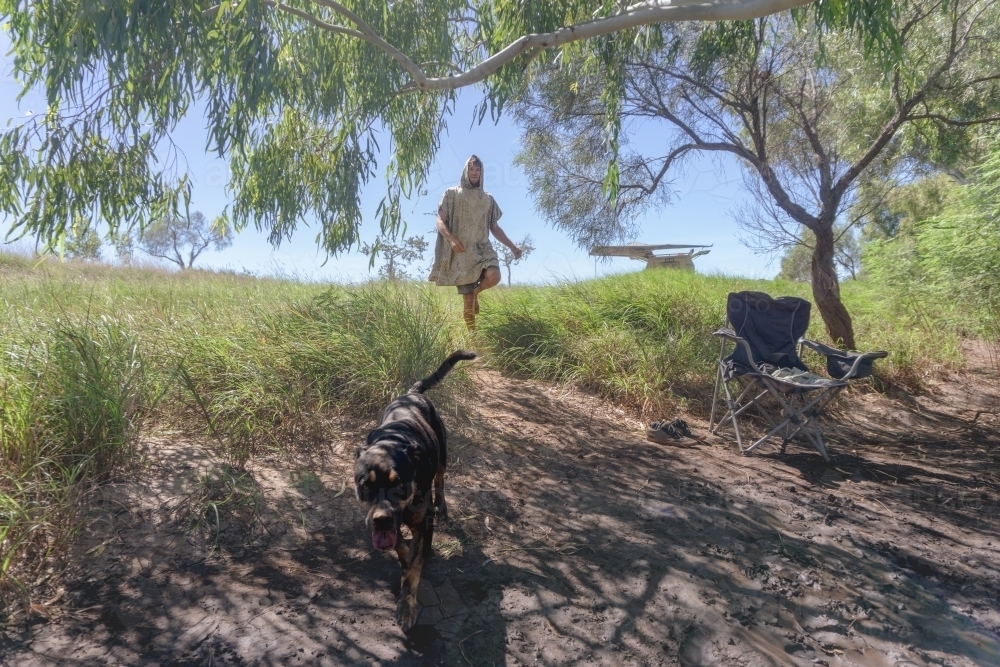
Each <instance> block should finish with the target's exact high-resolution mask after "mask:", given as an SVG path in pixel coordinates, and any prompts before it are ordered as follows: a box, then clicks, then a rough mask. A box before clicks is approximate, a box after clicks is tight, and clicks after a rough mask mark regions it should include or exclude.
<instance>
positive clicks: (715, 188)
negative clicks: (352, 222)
mask: <svg viewBox="0 0 1000 667" xmlns="http://www.w3.org/2000/svg"><path fill="white" fill-rule="evenodd" d="M0 40H2V42H4V43H2V44H0V48H2V49H3V52H4V53H6V51H7V44H6V41H7V40H6V39H5V38H4V37H0ZM19 93H20V86H19V85H18V84H17V83H16V82H15V81H14V79H13V76H12V74H11V65H10V59H9V56H7V55H4V56H3V59H2V76H0V122H4V123H5V122H6V121H7V120H8V119H11V120H12V122H18V121H19V120H21V119H24V118H26V117H27V116H28V115H29V114H36V113H43V112H44V111H45V105H44V100H43V98H42V97H41V96H40V95H37V94H30V95H28V96H27V97H25V98H24V99H23V100H21V101H20V102H18V101H17V95H18V94H19ZM481 95H482V94H481V92H480V91H479V90H476V89H465V90H463V91H462V92H461V93H460V96H459V102H458V105H457V108H456V111H455V114H454V115H453V116H452V118H451V121H450V122H449V125H448V133H447V136H446V137H444V138H443V140H442V145H441V149H440V151H439V152H438V155H437V157H436V159H435V162H434V165H433V167H432V169H431V177H430V179H429V182H428V183H427V184H426V191H427V194H426V195H425V196H420V197H416V198H414V199H413V200H411V201H409V202H408V203H407V206H406V207H405V208H404V217H405V219H406V221H407V224H408V232H407V233H408V235H412V234H424V235H425V238H426V239H427V240H428V242H429V244H430V247H431V249H433V244H434V238H435V232H434V231H433V230H434V216H433V213H434V211H435V209H436V206H437V202H438V200H439V199H440V197H441V193H442V192H443V191H444V190H445V188H448V187H450V186H452V185H455V184H457V182H458V177H459V175H460V173H461V169H462V165H463V164H464V162H465V160H466V159H467V158H468V156H469V154H471V153H476V154H477V155H479V156H480V157H481V158H482V159H483V162H484V163H485V174H486V189H487V190H488V191H489V192H490V193H491V194H493V196H494V197H495V198H496V200H497V202H498V203H499V205H500V207H501V209H502V210H503V211H504V216H503V219H502V220H501V222H500V224H501V227H503V229H504V231H506V232H507V235H508V236H509V237H510V238H511V239H512V240H515V241H516V240H519V239H521V238H523V237H524V236H525V235H526V234H531V236H532V238H533V239H534V245H535V247H536V250H535V252H534V253H532V254H531V255H530V256H529V257H527V258H526V259H525V260H523V261H522V262H521V263H520V264H519V265H517V266H515V267H514V270H513V281H514V282H515V283H546V282H553V281H561V280H573V279H583V278H591V277H593V276H595V275H604V274H607V273H618V272H624V271H635V270H639V269H641V268H642V266H643V264H642V263H640V262H635V261H632V260H628V259H624V258H618V259H612V260H610V261H599V262H595V261H594V258H593V257H590V256H589V255H588V254H587V252H586V251H585V250H581V249H580V248H577V247H576V246H575V245H574V244H573V243H572V241H570V240H569V238H568V237H567V236H566V235H565V234H563V233H561V232H559V231H557V230H555V229H553V228H552V227H551V226H549V225H548V224H547V223H546V221H545V220H544V219H543V218H541V216H540V215H539V214H538V213H537V212H536V211H535V210H534V206H533V204H532V199H531V194H530V192H529V189H528V182H527V178H526V177H525V175H524V173H523V172H522V171H521V170H520V169H518V168H517V167H515V166H514V164H513V159H514V155H515V154H516V153H517V150H518V146H519V141H520V134H519V131H518V129H517V128H516V127H515V126H513V125H512V124H511V123H510V122H509V121H507V120H505V119H504V120H501V122H500V123H499V124H496V125H494V124H493V123H492V122H491V121H489V120H487V121H486V122H485V123H483V124H481V125H480V124H473V123H472V117H473V108H474V106H475V105H476V103H477V102H478V101H479V100H480V99H481ZM642 132H643V135H642V136H634V137H633V139H632V140H633V141H641V142H655V141H656V140H657V136H656V134H657V133H656V131H655V130H649V129H643V130H642ZM173 137H174V140H175V141H176V142H177V144H178V146H179V147H180V148H181V150H182V151H183V153H184V156H185V157H186V160H187V172H188V174H189V176H190V177H191V179H192V181H193V183H194V191H193V201H192V210H197V211H201V212H203V213H204V214H205V216H206V217H207V218H209V219H211V218H212V217H214V216H215V215H217V214H218V213H220V212H221V211H222V210H223V208H224V207H225V206H226V204H227V203H228V192H227V187H226V186H227V184H228V183H229V169H228V165H227V163H226V162H225V161H223V160H220V159H218V158H216V157H215V156H213V155H212V154H209V153H207V152H206V151H205V138H206V132H205V121H204V117H203V116H202V115H201V114H199V113H197V112H196V113H193V114H191V115H189V117H187V118H185V119H184V120H183V121H182V122H181V123H180V124H179V126H178V128H177V130H176V132H174V134H173ZM289 177H290V178H293V177H294V175H291V174H290V175H289ZM741 184H742V178H741V176H740V171H739V167H738V166H737V164H736V163H735V161H733V160H731V159H726V158H723V159H721V160H720V159H717V158H704V159H701V160H697V161H693V162H691V163H689V164H688V165H687V167H686V169H685V171H684V172H683V173H682V174H678V175H676V177H675V181H674V183H673V188H674V190H675V197H674V199H673V203H672V204H671V205H670V206H668V207H665V208H662V209H659V210H652V211H650V212H648V213H647V214H646V215H645V216H644V217H643V218H642V219H641V232H640V234H639V235H638V236H637V237H636V241H639V242H642V243H692V244H714V247H713V248H712V250H711V252H710V253H709V254H708V255H706V256H703V257H700V258H698V259H697V260H695V265H696V267H697V270H698V271H699V272H704V273H710V272H721V273H728V274H739V275H744V276H756V277H770V276H773V275H774V274H775V273H777V270H778V266H777V262H774V263H772V264H770V265H769V264H768V259H767V258H766V257H761V256H755V255H753V254H752V253H751V252H750V251H749V250H748V249H747V248H745V247H744V246H743V245H741V244H740V243H739V240H738V237H737V235H738V229H737V227H736V224H735V222H734V220H733V212H734V211H735V209H736V208H737V206H738V204H739V202H740V201H741V200H742V198H743V197H744V196H745V195H744V193H743V192H742V188H741ZM383 194H384V185H383V184H382V182H380V181H379V180H375V181H373V182H372V183H370V184H369V186H368V188H367V189H366V190H365V192H364V193H363V195H362V204H363V208H364V210H365V211H367V215H366V221H365V223H364V226H363V228H362V236H363V238H365V239H367V240H374V239H375V237H376V236H377V234H378V223H377V221H376V219H375V210H376V208H377V206H378V202H379V200H380V199H381V197H382V195H383ZM7 229H9V223H7V222H6V221H4V222H0V236H2V234H5V233H6V231H7ZM315 237H316V231H315V229H310V228H307V227H301V228H300V229H299V230H298V232H297V233H296V234H295V236H294V238H293V239H292V240H291V241H290V242H287V241H286V242H284V243H282V245H281V246H280V247H279V248H277V249H276V248H273V247H272V246H271V245H270V244H269V243H268V242H267V238H266V235H265V234H262V233H259V232H257V231H256V230H254V229H252V228H251V229H247V230H244V231H243V232H241V233H240V234H239V235H238V236H237V237H236V239H235V241H234V243H233V245H232V246H231V247H230V248H228V249H226V250H224V251H221V252H210V251H206V253H205V254H204V255H203V256H202V257H201V258H199V260H198V265H200V266H202V267H206V268H208V267H210V268H228V269H234V270H237V271H239V270H243V269H246V270H249V271H252V272H254V273H257V274H270V275H281V276H292V277H297V278H301V279H306V280H322V281H338V282H358V281H363V280H366V279H368V278H370V277H372V275H373V272H370V271H369V266H368V258H367V256H364V255H361V254H360V253H351V254H344V255H341V256H339V257H331V258H329V259H326V257H325V255H324V254H323V253H321V252H319V251H318V250H317V248H316V244H315ZM429 255H430V252H428V257H427V258H426V261H425V264H426V265H428V266H429V264H430V259H431V258H430V256H429ZM376 266H377V265H376ZM421 275H426V273H421Z"/></svg>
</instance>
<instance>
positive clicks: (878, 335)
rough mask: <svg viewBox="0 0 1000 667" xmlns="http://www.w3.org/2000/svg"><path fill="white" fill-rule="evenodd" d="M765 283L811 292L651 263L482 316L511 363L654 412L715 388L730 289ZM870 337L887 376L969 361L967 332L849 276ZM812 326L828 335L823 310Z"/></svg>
mask: <svg viewBox="0 0 1000 667" xmlns="http://www.w3.org/2000/svg"><path fill="white" fill-rule="evenodd" d="M744 289H754V290H760V291H765V292H769V293H771V294H774V295H791V296H800V297H804V298H809V297H810V294H809V286H808V285H806V284H803V283H792V282H784V281H763V280H747V279H740V278H731V277H723V276H701V275H697V274H693V273H685V272H677V271H643V272H639V273H633V274H628V275H623V276H614V277H610V278H603V279H599V280H592V281H586V282H579V283H566V284H562V285H556V286H551V287H542V288H538V287H524V288H514V289H508V290H503V291H498V292H496V293H493V294H490V295H489V297H484V299H485V298H489V299H490V300H489V301H488V303H489V305H488V306H484V309H483V312H482V314H481V315H480V331H481V333H482V334H483V335H482V342H483V345H485V346H487V347H488V348H489V350H490V352H491V355H490V356H491V362H492V363H493V364H494V365H495V366H497V367H498V368H500V369H502V370H504V371H505V372H510V373H515V374H518V375H522V376H525V377H533V378H538V379H543V380H550V381H557V382H569V383H573V384H577V385H579V386H581V387H585V388H587V389H589V390H592V391H595V392H597V393H599V394H601V395H603V396H607V397H609V398H611V399H613V400H615V401H617V402H619V403H622V404H626V405H628V406H630V407H632V408H635V409H638V410H639V411H640V412H642V413H643V414H646V415H652V414H659V413H662V412H664V411H666V410H669V409H670V408H672V407H673V406H674V405H676V404H677V403H678V402H680V403H687V402H691V403H693V404H694V407H696V406H697V405H698V404H699V403H701V404H704V402H705V401H706V400H708V399H709V398H710V396H711V387H712V384H713V383H714V380H715V375H714V373H715V362H716V360H717V359H718V356H719V343H718V340H717V339H715V338H713V337H712V336H711V335H710V334H711V332H712V331H714V330H716V329H718V328H719V327H721V326H723V325H724V324H725V303H726V295H727V294H728V293H729V292H732V291H739V290H744ZM843 292H844V299H845V302H846V303H847V306H848V308H849V309H850V311H851V312H852V314H853V315H854V321H855V328H856V332H857V339H858V341H859V345H861V346H862V347H864V348H866V349H886V350H888V351H889V352H890V356H889V358H888V359H886V360H885V362H883V363H880V368H879V370H880V373H881V374H882V376H883V377H884V378H887V379H890V380H896V381H900V382H906V383H911V384H912V383H915V382H918V381H919V379H920V377H921V376H922V375H923V374H924V373H925V372H932V371H934V370H936V369H937V368H940V367H944V366H955V365H958V364H960V363H961V351H960V345H959V338H958V336H957V332H956V331H955V330H953V329H951V328H949V327H947V326H942V325H941V322H939V321H936V320H935V319H933V315H934V314H933V313H931V314H927V313H921V312H919V311H915V310H913V309H911V308H909V307H908V304H906V303H903V302H900V301H898V300H896V299H893V298H892V297H891V295H890V294H888V293H886V292H884V291H883V290H882V289H881V288H877V287H875V286H871V285H866V284H864V283H860V282H858V283H848V284H846V285H844V289H843ZM809 336H810V337H812V338H816V339H818V340H824V339H825V334H824V333H823V322H822V320H821V319H820V317H819V314H818V313H816V312H814V314H813V317H812V320H811V324H810V329H809Z"/></svg>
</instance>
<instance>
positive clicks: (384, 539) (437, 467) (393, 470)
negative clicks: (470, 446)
mask: <svg viewBox="0 0 1000 667" xmlns="http://www.w3.org/2000/svg"><path fill="white" fill-rule="evenodd" d="M475 358H476V353H475V352H467V351H465V350H459V351H457V352H454V353H453V354H452V355H451V356H449V357H448V358H447V359H446V360H445V362H444V363H443V364H441V367H440V368H438V369H437V370H436V371H435V372H434V374H433V375H430V376H428V377H426V378H424V379H423V380H421V381H420V382H417V383H416V384H415V385H413V386H412V387H410V390H409V391H408V392H406V393H405V394H403V395H402V396H400V397H398V398H397V399H395V400H394V401H393V402H392V403H390V404H389V405H388V406H387V407H386V409H385V412H383V413H382V421H381V422H379V425H378V427H377V428H376V429H375V430H374V431H372V432H371V433H369V434H368V437H367V438H366V439H365V444H364V445H363V446H361V447H358V448H357V449H355V450H354V454H355V457H356V458H357V460H356V461H355V463H354V483H355V485H356V489H357V494H358V499H359V500H361V501H362V502H364V503H367V504H368V506H369V509H368V518H367V520H366V523H367V524H368V525H370V526H371V529H372V545H373V546H374V547H375V548H376V549H381V550H383V551H388V550H389V549H392V548H395V549H396V555H398V556H399V562H400V564H401V565H402V566H403V582H402V585H401V587H400V591H399V604H398V605H397V607H396V620H398V621H399V624H400V626H402V628H403V630H404V631H406V630H409V629H410V628H411V627H412V626H413V624H414V623H416V621H417V586H419V585H420V571H421V569H423V566H424V559H425V558H426V557H427V556H429V555H430V549H431V536H432V535H433V532H434V516H435V515H437V516H439V517H441V518H442V519H443V518H445V516H446V511H447V509H446V506H445V501H444V469H445V465H446V463H447V459H448V450H447V446H446V443H445V428H444V422H442V421H441V417H440V416H439V415H438V413H437V410H435V409H434V404H433V403H431V400H430V399H429V398H427V396H425V395H424V392H425V391H427V390H428V389H430V388H431V387H433V386H434V385H436V384H437V383H438V382H440V381H441V380H443V379H444V376H446V375H447V374H448V372H449V371H451V369H452V367H454V365H455V364H456V363H458V362H459V361H461V360H463V359H475ZM432 489H433V497H432ZM404 525H405V526H408V527H409V529H410V532H411V533H412V534H413V539H412V540H410V544H409V545H407V544H406V542H405V540H404V539H403V534H402V531H401V530H400V529H401V527H402V526H404Z"/></svg>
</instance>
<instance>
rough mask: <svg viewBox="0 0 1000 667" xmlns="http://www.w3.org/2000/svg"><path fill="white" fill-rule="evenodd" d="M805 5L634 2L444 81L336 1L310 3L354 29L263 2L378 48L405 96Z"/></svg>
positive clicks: (526, 40) (772, 0) (789, 0)
mask: <svg viewBox="0 0 1000 667" xmlns="http://www.w3.org/2000/svg"><path fill="white" fill-rule="evenodd" d="M811 1H812V0H647V2H640V3H637V4H634V5H631V6H628V7H625V8H624V9H621V10H620V11H618V12H617V13H616V14H614V15H612V16H607V17H604V18H599V19H594V20H592V21H586V22H584V23H578V24H576V25H570V26H566V27H563V28H559V29H558V30H556V31H554V32H547V33H539V34H532V35H525V36H523V37H521V38H519V39H517V40H514V41H513V42H511V43H510V44H509V45H507V46H506V47H505V48H503V49H501V50H500V51H498V52H497V53H495V54H493V55H492V56H490V57H489V58H486V59H485V60H483V61H482V62H481V63H479V64H478V65H476V66H475V67H473V68H471V69H469V70H466V71H462V72H460V73H457V74H455V75H452V76H446V77H428V76H427V75H426V74H425V73H424V71H423V70H422V69H421V68H420V67H419V66H418V65H417V64H416V63H414V62H413V61H412V60H411V59H410V58H409V57H408V56H407V55H406V54H404V53H403V52H402V51H400V50H399V49H398V48H396V47H395V46H393V45H392V44H390V43H389V42H388V41H386V40H385V39H384V38H383V37H382V36H380V35H379V34H378V33H376V32H375V31H374V30H372V28H371V27H370V26H369V25H368V24H367V23H365V21H364V20H363V19H362V18H361V17H359V16H358V15H357V14H355V13H354V12H352V11H351V10H349V9H348V8H346V7H344V6H343V5H342V4H340V3H339V2H336V0H312V2H313V3H314V4H317V5H320V6H322V7H327V8H328V9H330V10H331V11H333V12H334V13H336V14H338V15H340V16H341V17H343V18H344V19H346V20H347V21H348V22H350V23H352V24H354V26H355V28H356V30H355V29H351V28H347V27H345V26H341V25H337V24H334V23H329V22H327V21H324V20H322V19H321V18H319V17H317V16H315V15H312V14H310V13H309V12H305V11H303V10H300V9H296V8H294V7H289V6H288V5H284V4H282V3H279V2H274V1H273V0H265V4H267V5H268V6H269V7H273V8H274V9H277V10H279V11H284V12H287V13H289V14H293V15H295V16H299V17H300V18H303V19H305V20H306V21H309V22H310V23H311V24H312V25H314V26H316V27H318V28H321V29H323V30H326V31H329V32H334V33H337V34H342V35H347V36H350V37H354V38H356V39H361V40H364V41H366V42H368V43H369V44H372V45H373V46H375V47H377V48H379V49H380V50H382V51H383V52H385V53H386V54H387V55H388V56H390V57H391V58H392V59H393V60H395V61H396V62H397V63H398V64H399V65H400V66H401V67H402V68H403V69H404V70H406V72H407V73H408V74H409V75H410V77H411V80H410V82H409V83H407V84H406V85H404V86H403V88H402V89H401V90H402V91H406V92H409V91H417V90H456V89H458V88H464V87H466V86H471V85H473V84H476V83H479V82H480V81H483V80H484V79H486V78H487V77H488V76H489V75H491V74H493V73H494V72H496V71H497V70H498V69H500V68H501V67H503V66H504V65H506V64H508V63H510V62H512V61H513V60H515V59H516V58H518V57H519V56H521V55H524V54H527V55H528V56H529V57H530V58H534V57H536V56H537V55H538V54H539V53H541V52H542V51H544V50H546V49H550V48H553V47H558V46H563V45H565V44H571V43H573V42H578V41H580V40H584V39H592V38H594V37H600V36H602V35H610V34H612V33H615V32H619V31H622V30H628V29H630V28H638V27H640V26H645V25H652V24H656V23H668V22H678V21H746V20H750V19H755V18H760V17H762V16H767V15H769V14H774V13H777V12H782V11H786V10H789V9H794V8H795V7H801V6H803V5H807V4H809V3H810V2H811ZM219 9H220V5H215V6H213V7H209V8H208V9H206V10H204V12H202V14H203V15H205V16H213V15H215V14H216V13H217V12H218V11H219Z"/></svg>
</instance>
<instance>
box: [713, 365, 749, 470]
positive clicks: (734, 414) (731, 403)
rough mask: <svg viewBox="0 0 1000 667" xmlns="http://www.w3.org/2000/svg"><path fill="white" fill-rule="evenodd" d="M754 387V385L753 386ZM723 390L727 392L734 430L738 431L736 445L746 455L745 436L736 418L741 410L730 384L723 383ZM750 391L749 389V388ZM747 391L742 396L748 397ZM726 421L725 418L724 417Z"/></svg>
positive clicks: (727, 401) (720, 423) (720, 424)
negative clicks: (744, 447) (738, 407)
mask: <svg viewBox="0 0 1000 667" xmlns="http://www.w3.org/2000/svg"><path fill="white" fill-rule="evenodd" d="M751 386H752V385H751ZM722 388H723V389H725V391H726V403H727V404H728V405H729V415H730V416H731V419H732V422H733V430H734V431H736V445H737V446H738V447H739V448H740V451H741V452H743V453H744V454H746V453H747V452H746V450H744V449H743V435H742V434H741V433H740V424H739V422H738V421H737V419H736V417H737V416H738V415H739V412H740V411H739V410H738V409H737V404H736V401H734V400H733V394H732V392H731V391H729V383H728V382H723V383H722ZM748 389H749V387H748ZM746 392H747V390H746V389H744V390H743V392H742V393H741V394H740V396H741V397H742V396H744V395H746ZM723 419H725V417H723ZM719 426H722V422H721V421H720V422H719Z"/></svg>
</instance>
